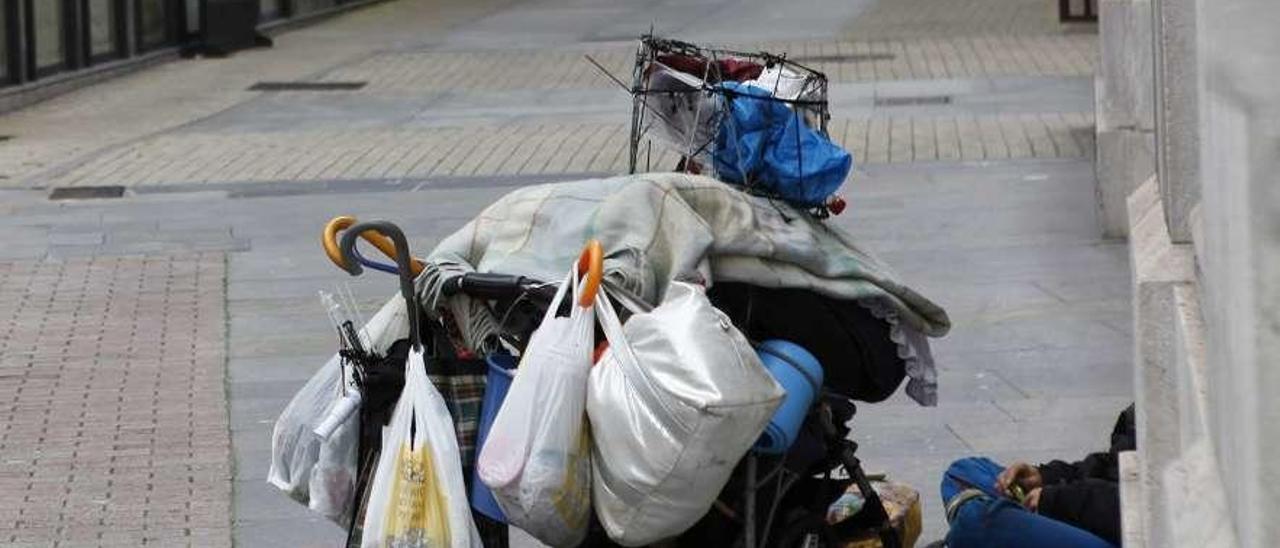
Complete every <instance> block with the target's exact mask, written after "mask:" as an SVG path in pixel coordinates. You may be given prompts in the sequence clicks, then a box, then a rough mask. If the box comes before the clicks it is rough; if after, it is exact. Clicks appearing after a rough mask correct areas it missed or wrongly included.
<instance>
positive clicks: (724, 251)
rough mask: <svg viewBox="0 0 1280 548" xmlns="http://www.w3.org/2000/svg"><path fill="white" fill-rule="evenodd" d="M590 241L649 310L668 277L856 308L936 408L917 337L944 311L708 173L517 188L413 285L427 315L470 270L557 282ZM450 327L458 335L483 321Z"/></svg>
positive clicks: (836, 240)
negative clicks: (447, 285) (453, 280)
mask: <svg viewBox="0 0 1280 548" xmlns="http://www.w3.org/2000/svg"><path fill="white" fill-rule="evenodd" d="M590 238H595V239H597V240H599V241H600V242H601V244H603V246H604V251H605V275H606V277H607V278H608V279H609V280H610V281H611V282H613V283H616V284H618V285H620V286H622V287H625V288H627V289H629V290H631V291H632V292H633V293H635V294H636V295H638V296H640V297H642V298H644V299H645V300H647V301H649V302H651V303H653V302H658V301H659V300H660V297H661V296H662V294H663V293H664V292H665V291H666V287H667V284H668V283H669V282H670V281H672V280H689V281H698V282H702V283H705V284H707V285H712V284H714V283H715V282H717V281H733V282H743V283H749V284H754V285H757V286H761V287H777V288H802V289H810V290H812V291H814V292H816V293H819V294H822V295H826V296H830V297H832V298H838V299H846V300H854V301H857V302H858V303H860V304H862V305H864V306H866V307H867V308H868V309H869V310H871V311H872V313H874V314H875V315H876V317H878V318H880V319H882V320H885V321H886V322H888V323H889V324H890V325H891V326H892V329H891V332H892V337H893V339H894V341H895V342H896V343H898V345H899V355H900V356H901V357H902V358H903V360H904V362H905V364H906V370H907V376H908V377H909V378H910V381H909V382H908V385H907V393H908V395H910V396H911V397H912V398H914V399H915V400H916V401H917V402H919V403H921V404H923V405H933V404H934V403H935V402H936V397H937V396H936V374H935V372H934V363H933V358H932V355H931V354H930V352H929V346H928V341H927V339H926V336H930V337H939V336H942V335H944V334H945V333H946V332H947V330H948V329H950V326H951V323H950V320H949V319H948V318H947V314H946V312H945V311H944V310H943V309H942V308H941V307H939V306H938V305H936V304H934V303H933V302H931V301H929V300H928V299H926V298H925V297H923V296H922V295H920V294H919V293H916V292H915V291H914V290H912V289H911V288H909V287H907V286H906V285H904V284H902V283H901V282H899V281H898V279H897V277H896V275H894V274H893V271H892V270H891V269H890V268H889V267H888V266H887V265H885V264H884V263H882V262H881V261H880V260H878V259H877V258H875V257H874V256H873V255H871V254H870V253H868V252H867V251H865V250H863V249H861V248H859V247H858V246H857V245H856V244H855V243H854V241H853V238H852V237H851V236H850V235H848V234H846V233H845V232H843V231H841V230H840V229H839V228H837V227H835V226H832V225H830V224H828V223H825V222H823V221H821V220H819V219H816V218H814V217H813V216H811V215H809V214H808V213H806V212H804V211H801V210H798V209H796V208H794V207H791V206H789V205H787V204H786V203H784V202H781V201H778V200H770V199H767V198H762V197H758V196H751V195H749V194H746V193H744V192H741V191H739V190H737V189H735V188H733V187H731V186H729V185H726V184H724V183H722V182H719V181H716V180H715V179H711V178H708V177H701V176H697V175H686V174H679V173H650V174H639V175H627V176H621V177H612V178H608V179H590V180H585V181H575V182H568V183H558V184H546V185H538V186H530V187H524V188H520V189H518V190H515V191H513V192H511V193H510V194H507V195H506V196H504V197H502V198H501V199H499V200H498V201H497V202H494V203H493V204H492V205H490V206H489V207H488V208H486V209H485V210H484V211H482V212H481V213H480V214H479V215H478V216H476V217H475V218H474V219H473V220H472V221H471V222H469V223H467V225H466V226H464V227H462V228H461V229H460V230H458V231H457V232H455V233H454V234H452V235H450V236H449V237H447V238H445V240H444V241H442V242H441V243H440V244H439V245H438V246H436V248H435V250H434V251H432V252H431V254H430V255H429V256H428V257H427V260H428V261H429V262H431V263H433V268H431V269H429V273H428V274H429V275H424V276H423V277H422V278H420V279H419V287H420V289H421V290H422V295H423V298H424V300H425V301H427V302H425V303H424V304H425V305H426V306H427V309H428V310H433V309H436V308H437V307H438V306H440V305H442V304H444V303H440V302H437V300H438V286H439V284H440V283H442V282H443V280H445V279H448V278H450V277H452V276H455V275H460V274H461V273H464V272H467V271H470V270H476V271H480V272H501V273H505V274H516V275H524V276H530V277H533V278H537V279H541V280H557V279H560V278H561V277H562V276H563V275H564V271H565V269H567V268H569V266H570V265H571V264H573V261H574V260H575V259H577V257H578V254H579V252H580V251H581V249H582V246H583V244H584V243H585V242H586V241H587V240H588V239H590ZM455 301H458V300H457V299H455ZM472 304H474V303H472ZM449 307H450V309H451V310H452V311H453V312H454V313H455V315H459V312H461V315H462V316H466V315H473V314H481V313H482V312H481V310H482V307H478V306H468V305H467V304H466V303H465V299H464V300H463V301H462V302H452V303H449ZM459 320H460V321H459V323H460V324H463V325H464V330H465V325H471V324H475V325H492V322H483V321H474V320H472V319H466V318H459ZM464 336H467V337H468V338H469V339H470V338H471V334H467V333H464Z"/></svg>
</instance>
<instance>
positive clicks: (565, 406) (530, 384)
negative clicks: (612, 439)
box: [476, 271, 595, 546]
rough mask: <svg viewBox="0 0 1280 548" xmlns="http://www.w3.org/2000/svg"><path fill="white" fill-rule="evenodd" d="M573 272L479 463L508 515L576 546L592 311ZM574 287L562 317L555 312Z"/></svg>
mask: <svg viewBox="0 0 1280 548" xmlns="http://www.w3.org/2000/svg"><path fill="white" fill-rule="evenodd" d="M576 274H577V273H576V271H574V272H571V273H570V275H569V276H568V277H566V279H565V281H564V283H563V284H561V286H560V290H559V291H558V292H557V293H556V296H555V298H554V299H553V300H552V303H551V307H550V308H549V310H548V311H547V315H546V316H545V317H544V318H543V320H542V323H541V324H540V325H539V326H538V329H537V330H536V331H534V333H533V336H532V337H531V339H530V341H529V344H528V346H527V347H526V348H525V353H524V355H523V356H522V357H521V359H520V365H519V367H518V368H517V369H516V376H515V379H514V380H513V381H512V383H511V388H510V390H509V391H508V392H507V397H506V399H505V400H504V401H503V404H502V408H501V409H499V410H498V415H497V417H495V418H494V421H493V426H492V428H491V429H490V430H489V435H488V437H487V438H486V440H485V445H484V447H483V448H482V449H481V451H480V458H479V459H478V461H477V465H476V466H477V472H478V474H479V476H480V480H481V481H483V482H484V484H485V485H488V486H489V488H490V489H492V490H493V494H494V498H496V499H497V501H498V505H499V506H500V507H502V511H503V513H505V514H506V516H507V521H508V522H509V523H511V524H512V525H515V526H516V527H519V528H521V529H523V530H525V531H526V532H528V533H529V534H531V535H533V536H534V537H535V538H537V539H538V540H540V541H542V542H544V543H546V544H549V545H552V546H576V545H578V544H580V543H581V542H582V540H583V539H584V538H585V537H586V534H587V525H588V521H589V519H590V517H591V449H590V448H591V441H590V435H589V433H588V430H587V424H586V421H585V405H586V390H587V375H588V373H589V372H590V369H591V351H592V344H593V334H594V329H595V315H594V311H593V309H592V308H590V307H582V306H578V305H577V302H578V299H579V297H580V295H579V290H580V288H579V287H578V284H577V275H576ZM570 287H572V288H573V291H572V294H573V301H574V304H573V305H572V306H570V307H569V308H570V313H569V316H568V317H557V316H556V311H557V310H558V309H559V308H560V304H561V303H562V302H563V301H564V299H565V297H566V293H568V291H567V290H568V288H570Z"/></svg>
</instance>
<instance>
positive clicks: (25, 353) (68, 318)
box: [0, 253, 232, 547]
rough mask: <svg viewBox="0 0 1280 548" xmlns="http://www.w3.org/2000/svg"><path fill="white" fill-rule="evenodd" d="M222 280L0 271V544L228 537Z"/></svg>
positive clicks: (105, 267) (207, 275) (153, 261)
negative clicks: (1, 317) (2, 312)
mask: <svg viewBox="0 0 1280 548" xmlns="http://www.w3.org/2000/svg"><path fill="white" fill-rule="evenodd" d="M225 275H226V266H225V259H224V255H223V254H222V253H201V254H182V255H164V256H147V257H93V258H75V259H68V260H65V261H49V260H43V261H42V260H27V261H13V262H0V310H3V311H4V312H5V314H4V319H3V320H0V493H3V496H0V544H3V545H7V546H14V545H17V546H26V545H30V546H59V547H61V546H103V545H111V546H137V545H143V544H146V545H191V546H229V545H230V544H231V528H230V516H231V504H230V500H231V477H232V470H231V461H230V456H229V454H230V439H229V435H228V418H227V404H226V391H225V387H224V377H225V348H224V345H225V342H224V341H225V334H226V313H225V298H224V296H225Z"/></svg>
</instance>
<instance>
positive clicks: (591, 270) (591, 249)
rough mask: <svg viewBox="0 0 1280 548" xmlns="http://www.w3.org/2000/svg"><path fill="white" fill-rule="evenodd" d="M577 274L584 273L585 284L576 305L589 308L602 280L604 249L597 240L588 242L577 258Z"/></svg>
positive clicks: (593, 301)
mask: <svg viewBox="0 0 1280 548" xmlns="http://www.w3.org/2000/svg"><path fill="white" fill-rule="evenodd" d="M578 272H580V273H585V274H584V275H585V276H586V282H585V284H584V285H583V286H582V296H581V297H579V298H578V305H579V306H581V307H583V308H589V307H591V306H592V305H593V304H594V303H595V300H596V292H598V291H599V290H600V282H601V281H602V280H604V248H603V247H602V246H601V245H600V242H599V241H597V240H588V241H587V246H586V247H584V248H582V254H581V255H579V256H578Z"/></svg>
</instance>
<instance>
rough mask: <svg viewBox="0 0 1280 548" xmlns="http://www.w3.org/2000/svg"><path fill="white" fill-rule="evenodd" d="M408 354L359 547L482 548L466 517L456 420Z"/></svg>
mask: <svg viewBox="0 0 1280 548" xmlns="http://www.w3.org/2000/svg"><path fill="white" fill-rule="evenodd" d="M425 367H426V366H425V365H424V363H423V357H422V350H421V349H420V348H415V349H413V350H410V352H409V359H408V360H407V361H406V363H405V375H404V376H405V383H404V391H403V392H401V395H400V401H398V402H397V403H396V408H395V411H394V412H393V413H392V415H391V423H390V424H389V425H387V427H386V428H384V429H383V431H382V452H381V453H380V454H379V456H378V466H377V468H376V469H375V470H374V473H373V486H372V489H371V490H370V493H369V505H368V507H367V509H366V511H365V518H364V528H363V529H364V530H363V533H362V535H361V538H360V545H361V546H362V547H364V548H375V547H384V546H387V547H395V548H441V547H444V546H451V547H454V548H465V547H476V548H481V547H483V546H484V544H483V542H482V541H481V540H480V533H479V532H478V531H477V530H476V526H475V522H474V521H472V518H471V506H470V505H469V504H468V503H467V489H466V485H465V484H464V483H463V480H462V460H461V455H460V454H459V451H458V440H457V437H456V436H455V434H454V431H453V420H452V419H451V418H450V416H449V410H448V408H447V407H445V403H444V398H443V397H441V396H440V393H439V392H437V391H436V389H435V387H434V386H432V384H431V381H430V380H428V379H427V373H426V369H425Z"/></svg>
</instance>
